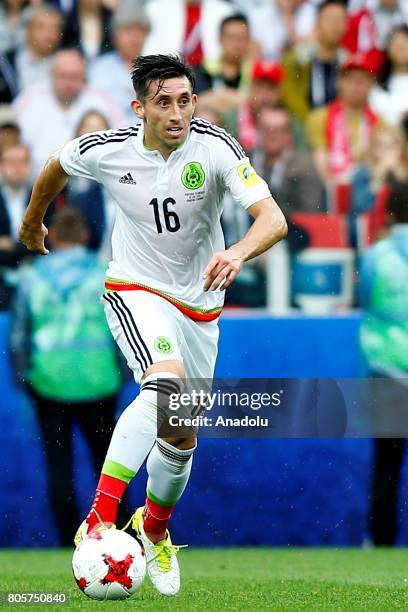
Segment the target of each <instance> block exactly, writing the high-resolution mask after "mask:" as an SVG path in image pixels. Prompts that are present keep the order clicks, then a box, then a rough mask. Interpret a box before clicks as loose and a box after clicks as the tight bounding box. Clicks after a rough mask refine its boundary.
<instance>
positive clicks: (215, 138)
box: [60, 119, 270, 314]
mask: <svg viewBox="0 0 408 612" xmlns="http://www.w3.org/2000/svg"><path fill="white" fill-rule="evenodd" d="M60 162H61V165H62V167H63V169H64V170H65V172H66V173H67V174H69V175H76V176H82V177H85V178H90V179H93V180H96V181H98V182H100V183H101V184H102V185H103V186H104V187H105V188H106V189H107V191H108V192H109V193H110V195H111V197H112V199H113V200H114V201H115V202H116V204H117V212H116V219H115V225H114V229H113V234H112V261H111V262H110V263H109V267H108V271H107V277H108V278H107V281H108V282H107V287H108V288H111V289H116V290H120V289H121V287H123V286H124V285H125V286H126V285H128V288H130V287H131V286H132V285H133V284H134V285H135V288H145V289H146V290H149V289H151V290H153V291H154V292H155V293H158V294H159V295H163V296H165V297H168V298H170V299H171V300H172V301H174V302H175V303H176V305H184V306H185V307H186V308H189V309H192V310H193V311H196V312H200V313H208V312H214V311H215V310H219V309H220V308H221V307H222V304H223V300H224V293H225V292H223V291H214V292H212V291H209V292H204V291H203V283H204V280H203V271H204V269H205V268H206V266H207V265H208V263H209V261H210V259H211V257H212V255H213V253H214V252H215V251H220V250H223V249H224V248H225V246H224V238H223V234H222V230H221V224H220V216H221V212H222V211H221V201H222V197H223V194H224V192H225V190H226V189H228V190H229V191H230V192H231V194H232V196H233V198H234V199H235V200H236V201H237V202H238V203H239V204H241V206H243V207H244V208H248V207H249V206H251V205H252V204H254V203H255V202H258V201H259V200H262V199H263V198H267V197H269V196H270V192H269V189H268V187H267V184H266V183H265V181H263V180H262V179H261V178H260V177H258V175H257V174H256V173H255V171H254V170H253V169H252V167H251V165H250V163H249V160H248V158H247V157H246V155H245V153H244V151H243V149H242V148H241V146H240V144H239V143H238V142H237V141H236V140H235V139H234V138H232V136H230V135H229V134H228V133H227V132H226V131H225V130H223V129H221V128H219V127H216V126H214V125H212V124H211V123H209V122H207V121H204V120H202V119H193V120H192V121H191V125H190V133H189V136H188V137H187V139H186V141H185V142H184V143H183V145H182V146H180V147H179V148H178V149H177V150H175V151H173V152H172V153H171V155H170V157H169V158H168V160H167V161H165V160H164V159H163V157H162V156H161V155H160V153H159V152H157V151H152V150H149V149H147V148H146V147H145V146H144V142H143V126H142V125H136V126H134V127H130V128H122V129H117V130H110V131H106V132H94V133H91V134H87V135H85V136H82V137H81V138H77V139H75V140H73V141H71V142H69V143H68V144H67V145H65V147H64V148H63V149H62V151H61V153H60ZM109 283H110V285H109ZM186 314H188V312H186Z"/></svg>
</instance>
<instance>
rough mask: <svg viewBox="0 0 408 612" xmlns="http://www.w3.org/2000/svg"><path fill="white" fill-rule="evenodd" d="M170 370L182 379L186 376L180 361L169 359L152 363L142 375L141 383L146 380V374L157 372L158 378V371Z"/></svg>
mask: <svg viewBox="0 0 408 612" xmlns="http://www.w3.org/2000/svg"><path fill="white" fill-rule="evenodd" d="M166 372H171V373H172V374H175V376H177V377H178V378H181V379H184V378H185V377H186V373H185V370H184V366H183V364H182V363H181V361H178V360H177V359H169V360H167V361H159V363H153V364H152V365H151V366H150V367H149V368H147V370H146V371H145V373H144V374H143V376H142V384H143V381H145V380H146V378H147V377H148V376H151V375H152V374H157V378H160V373H166Z"/></svg>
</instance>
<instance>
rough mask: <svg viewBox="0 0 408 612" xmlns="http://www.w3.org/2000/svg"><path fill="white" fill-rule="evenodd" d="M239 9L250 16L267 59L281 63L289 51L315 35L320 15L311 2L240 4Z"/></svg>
mask: <svg viewBox="0 0 408 612" xmlns="http://www.w3.org/2000/svg"><path fill="white" fill-rule="evenodd" d="M239 6H240V8H241V9H242V10H243V11H245V12H246V14H247V16H248V19H249V23H250V29H251V34H252V36H253V38H254V39H255V40H256V41H257V43H258V44H259V46H260V51H261V56H262V57H263V58H264V59H269V60H275V61H276V60H280V59H281V57H282V54H283V53H284V51H285V50H286V49H288V48H290V47H292V46H293V45H295V44H297V43H299V42H300V41H303V40H307V39H309V38H310V37H311V36H312V34H313V29H314V26H315V21H316V13H317V11H316V7H315V5H314V3H313V2H309V1H308V0H261V2H257V3H252V2H244V1H243V0H241V2H240V3H239Z"/></svg>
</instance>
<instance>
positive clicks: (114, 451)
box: [104, 372, 180, 475]
mask: <svg viewBox="0 0 408 612" xmlns="http://www.w3.org/2000/svg"><path fill="white" fill-rule="evenodd" d="M163 378H166V379H174V380H175V381H180V379H179V378H178V377H177V376H176V375H175V374H173V373H171V372H160V373H155V374H151V375H150V376H147V377H146V379H145V380H143V382H142V385H141V391H140V394H139V395H138V396H137V398H136V399H135V400H134V401H133V402H132V403H131V404H130V405H129V406H128V407H127V408H126V409H125V410H124V412H123V413H122V414H121V416H120V417H119V420H118V422H117V423H116V427H115V429H114V431H113V434H112V439H111V442H110V445H109V448H108V452H107V455H106V461H105V464H104V465H107V464H109V463H110V462H114V464H119V466H123V467H125V468H126V469H127V470H129V471H131V472H133V473H134V475H135V474H136V473H137V472H138V471H139V469H140V467H141V465H142V464H143V461H144V460H145V459H146V457H147V455H148V453H149V451H150V449H151V448H152V446H153V444H154V442H155V440H156V437H157V391H156V390H154V386H155V381H157V379H159V380H161V379H163ZM146 383H149V384H148V385H147V388H144V386H145V385H146ZM149 387H150V388H149ZM112 475H115V474H112Z"/></svg>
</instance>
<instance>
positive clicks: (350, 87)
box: [307, 56, 378, 211]
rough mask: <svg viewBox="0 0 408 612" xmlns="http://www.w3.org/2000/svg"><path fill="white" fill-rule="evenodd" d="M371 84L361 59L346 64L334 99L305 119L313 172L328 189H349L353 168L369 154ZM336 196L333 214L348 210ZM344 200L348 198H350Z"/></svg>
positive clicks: (373, 122) (372, 116) (373, 121)
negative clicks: (312, 159)
mask: <svg viewBox="0 0 408 612" xmlns="http://www.w3.org/2000/svg"><path fill="white" fill-rule="evenodd" d="M373 82H374V81H373V75H372V71H371V66H370V65H369V63H368V62H367V61H366V59H365V58H364V57H361V56H356V57H354V58H351V59H349V60H347V61H346V62H345V63H344V64H343V65H342V66H341V69H340V70H339V74H338V78H337V86H338V96H337V98H335V99H334V100H333V101H332V102H330V103H329V104H328V105H326V106H323V107H322V108H319V109H315V110H314V111H312V112H311V113H310V115H309V117H308V120H307V130H308V135H309V140H310V143H311V145H312V148H313V150H314V159H315V164H316V168H317V170H318V172H319V175H320V177H321V179H322V180H323V181H324V182H327V183H328V184H329V185H330V186H336V187H337V186H343V185H346V186H348V185H350V183H351V180H352V176H353V173H354V171H355V167H356V165H357V164H359V163H360V162H361V160H362V159H364V157H365V156H366V154H367V152H368V149H369V144H370V137H371V133H372V131H373V129H374V127H375V125H376V124H377V123H378V117H377V115H376V114H375V113H374V112H373V111H372V110H371V108H370V107H369V105H368V95H369V92H370V89H371V87H372V86H373ZM339 196H340V194H339V193H338V194H334V198H335V208H336V210H339V211H340V208H341V209H343V210H344V209H347V207H348V206H349V204H350V202H349V201H347V203H345V202H343V203H342V204H341V206H340V203H339V202H337V199H338V197H339ZM343 196H344V197H346V198H347V199H348V198H349V194H343ZM339 206H340V208H339Z"/></svg>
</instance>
